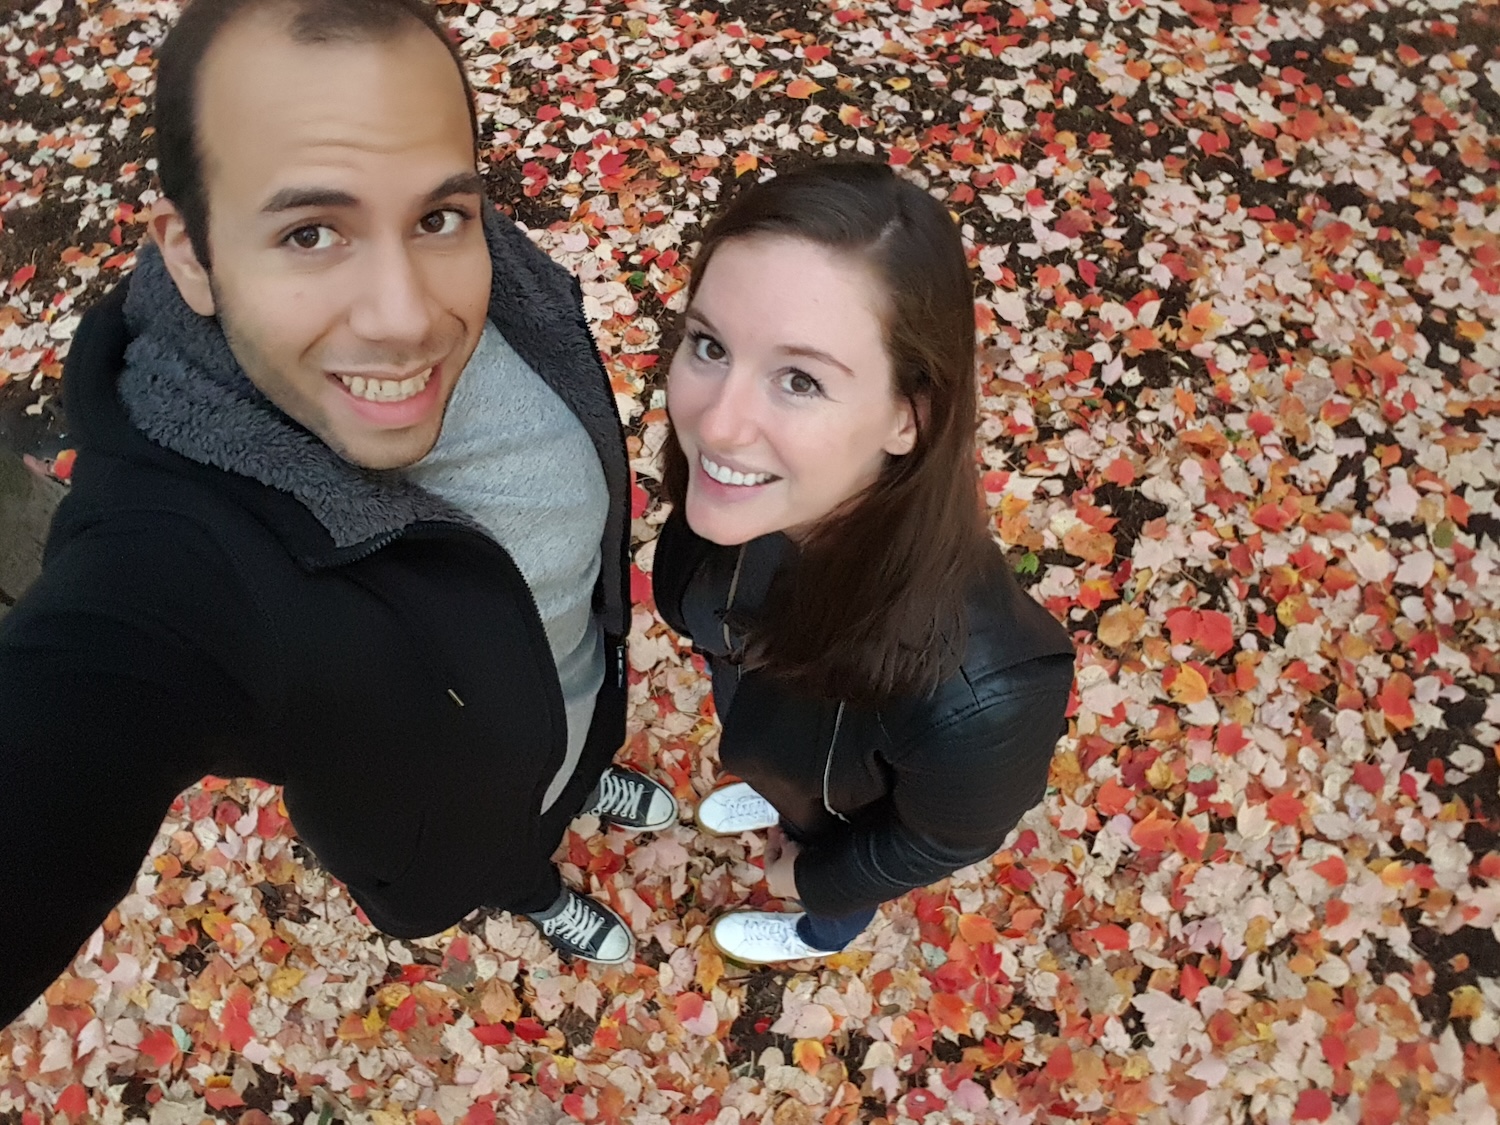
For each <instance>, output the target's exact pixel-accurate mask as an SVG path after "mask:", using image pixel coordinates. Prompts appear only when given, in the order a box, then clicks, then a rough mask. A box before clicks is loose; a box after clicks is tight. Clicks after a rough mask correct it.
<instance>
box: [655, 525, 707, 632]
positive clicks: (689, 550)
mask: <svg viewBox="0 0 1500 1125" xmlns="http://www.w3.org/2000/svg"><path fill="white" fill-rule="evenodd" d="M712 550H714V545H713V544H712V543H710V542H709V541H708V540H707V539H704V538H702V537H701V536H698V535H695V534H694V533H693V529H692V528H690V527H688V522H687V517H685V516H684V515H683V514H682V512H681V510H676V511H673V512H672V513H671V515H669V516H668V517H667V522H666V523H664V524H663V525H662V529H661V534H660V535H659V536H658V537H657V540H656V553H655V554H654V555H653V556H652V562H651V595H652V597H653V598H654V599H655V601H656V610H657V612H658V613H660V614H661V618H662V620H663V621H665V622H666V623H667V625H668V626H669V627H670V628H671V630H672V632H674V633H676V634H677V635H678V636H679V637H687V638H688V639H689V640H692V634H691V633H689V632H688V628H687V621H686V620H685V619H684V617H683V613H682V599H683V597H684V596H685V595H686V593H687V588H688V584H689V583H690V582H691V581H692V580H693V575H694V574H695V573H696V572H697V570H698V567H699V565H700V564H701V563H702V562H703V560H704V559H705V558H707V557H708V555H709V552H711V551H712Z"/></svg>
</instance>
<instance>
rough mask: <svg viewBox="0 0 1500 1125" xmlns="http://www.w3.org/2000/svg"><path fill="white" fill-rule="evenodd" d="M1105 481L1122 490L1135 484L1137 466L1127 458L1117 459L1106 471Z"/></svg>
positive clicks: (1106, 467)
mask: <svg viewBox="0 0 1500 1125" xmlns="http://www.w3.org/2000/svg"><path fill="white" fill-rule="evenodd" d="M1104 479H1105V480H1107V481H1109V482H1110V483H1111V484H1117V485H1119V486H1120V487H1121V488H1128V487H1129V486H1130V485H1132V484H1134V483H1135V466H1134V465H1132V464H1131V463H1130V461H1129V459H1127V458H1125V457H1116V458H1115V459H1114V460H1113V461H1111V462H1110V463H1109V464H1108V465H1107V466H1105V469H1104Z"/></svg>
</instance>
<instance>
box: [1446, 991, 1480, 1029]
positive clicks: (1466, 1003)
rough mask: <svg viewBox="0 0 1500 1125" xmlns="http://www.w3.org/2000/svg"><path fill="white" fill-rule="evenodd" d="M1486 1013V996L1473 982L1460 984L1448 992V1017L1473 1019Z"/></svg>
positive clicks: (1452, 1018)
mask: <svg viewBox="0 0 1500 1125" xmlns="http://www.w3.org/2000/svg"><path fill="white" fill-rule="evenodd" d="M1483 1014H1484V996H1483V995H1482V994H1481V993H1480V991H1479V989H1477V988H1475V987H1474V986H1473V985H1472V984H1465V985H1460V986H1459V987H1458V988H1455V989H1454V990H1453V991H1452V992H1450V993H1449V994H1448V1018H1449V1019H1450V1020H1472V1019H1475V1018H1477V1017H1478V1016H1481V1015H1483Z"/></svg>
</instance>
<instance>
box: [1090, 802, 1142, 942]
mask: <svg viewBox="0 0 1500 1125" xmlns="http://www.w3.org/2000/svg"><path fill="white" fill-rule="evenodd" d="M1142 823H1145V822H1144V821H1142ZM1087 933H1088V936H1089V937H1091V938H1093V939H1094V941H1095V942H1097V943H1098V945H1099V948H1101V949H1109V950H1113V951H1114V952H1116V953H1118V952H1121V951H1122V950H1126V949H1129V948H1130V933H1129V932H1128V931H1127V930H1126V929H1125V928H1124V927H1123V926H1117V925H1115V924H1114V923H1113V922H1107V923H1105V924H1104V925H1102V926H1095V927H1094V928H1093V929H1092V930H1089V931H1087Z"/></svg>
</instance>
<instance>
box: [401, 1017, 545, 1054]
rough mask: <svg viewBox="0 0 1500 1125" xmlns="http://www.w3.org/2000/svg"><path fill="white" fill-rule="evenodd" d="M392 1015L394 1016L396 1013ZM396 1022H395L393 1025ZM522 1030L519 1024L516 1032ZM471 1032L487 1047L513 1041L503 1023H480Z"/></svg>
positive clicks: (503, 1044) (499, 1045)
mask: <svg viewBox="0 0 1500 1125" xmlns="http://www.w3.org/2000/svg"><path fill="white" fill-rule="evenodd" d="M392 1014H393V1015H394V1013H392ZM394 1022H395V1021H394V1020H393V1021H392V1024H393V1025H394ZM520 1030H521V1029H520V1026H519V1024H518V1025H517V1027H516V1031H517V1032H518V1033H519V1032H520ZM469 1031H470V1034H472V1035H473V1036H474V1038H475V1039H478V1040H479V1041H480V1042H481V1043H483V1044H484V1045H485V1046H486V1047H503V1046H505V1044H507V1043H509V1042H510V1041H511V1034H510V1028H508V1027H506V1026H505V1025H504V1024H503V1023H479V1024H475V1025H474V1026H473V1027H472V1028H470V1029H469ZM527 1042H531V1040H527Z"/></svg>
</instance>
